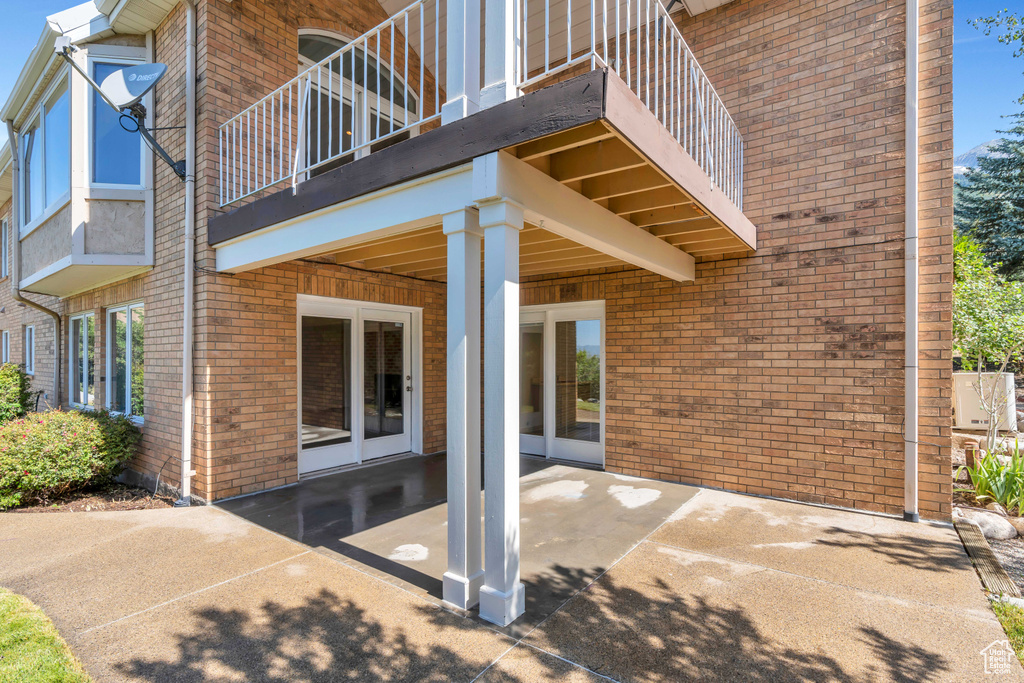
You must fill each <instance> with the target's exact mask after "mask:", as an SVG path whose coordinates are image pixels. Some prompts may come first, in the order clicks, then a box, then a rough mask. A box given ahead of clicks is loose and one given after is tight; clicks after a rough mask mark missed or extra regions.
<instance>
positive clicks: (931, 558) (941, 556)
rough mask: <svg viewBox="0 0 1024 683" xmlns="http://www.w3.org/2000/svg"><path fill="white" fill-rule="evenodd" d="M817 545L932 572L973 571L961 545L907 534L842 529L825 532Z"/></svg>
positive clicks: (836, 528) (829, 529)
mask: <svg viewBox="0 0 1024 683" xmlns="http://www.w3.org/2000/svg"><path fill="white" fill-rule="evenodd" d="M824 533H825V534H827V536H823V537H821V538H818V539H816V543H817V544H818V545H822V546H829V547H833V548H862V549H864V550H870V551H871V552H874V553H878V554H880V555H883V556H885V558H886V559H887V560H888V561H889V562H890V563H892V564H895V565H899V566H901V567H908V568H912V569H920V570H924V571H929V572H940V573H941V572H952V571H963V570H964V568H965V567H966V568H967V569H970V568H971V565H970V561H969V560H968V559H967V554H966V553H964V549H963V547H962V546H961V545H960V544H959V543H950V542H948V541H941V540H938V539H933V538H923V537H921V536H913V535H910V534H907V535H905V536H887V535H884V534H871V533H866V532H863V531H851V530H849V529H841V528H838V527H830V528H828V529H825V530H824Z"/></svg>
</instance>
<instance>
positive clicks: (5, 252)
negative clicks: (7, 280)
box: [0, 218, 11, 278]
mask: <svg viewBox="0 0 1024 683" xmlns="http://www.w3.org/2000/svg"><path fill="white" fill-rule="evenodd" d="M10 225H11V224H10V223H9V222H8V220H7V219H6V218H5V219H3V220H2V221H0V241H2V242H0V278H3V277H7V276H8V275H10V270H9V266H8V264H7V260H8V258H9V253H10V251H9V250H10V241H11V233H10Z"/></svg>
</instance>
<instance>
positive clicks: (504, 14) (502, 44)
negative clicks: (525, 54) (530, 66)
mask: <svg viewBox="0 0 1024 683" xmlns="http://www.w3.org/2000/svg"><path fill="white" fill-rule="evenodd" d="M484 3H485V4H484V88H483V90H482V91H481V92H480V106H481V107H483V108H485V109H486V108H487V107H493V106H494V105H496V104H501V103H502V102H507V101H508V100H512V99H515V97H516V94H517V92H518V88H519V78H520V75H521V71H522V68H523V67H522V65H521V64H520V62H521V61H522V59H521V57H520V55H521V53H522V50H521V47H520V43H519V41H521V40H522V39H523V37H522V36H521V35H520V33H521V31H522V29H521V27H520V25H521V24H522V21H521V19H520V16H519V15H520V12H521V10H520V3H519V0H484Z"/></svg>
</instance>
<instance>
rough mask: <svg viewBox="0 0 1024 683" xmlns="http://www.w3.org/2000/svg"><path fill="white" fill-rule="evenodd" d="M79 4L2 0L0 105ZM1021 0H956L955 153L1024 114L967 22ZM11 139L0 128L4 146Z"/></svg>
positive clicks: (1021, 62) (1005, 61)
mask: <svg viewBox="0 0 1024 683" xmlns="http://www.w3.org/2000/svg"><path fill="white" fill-rule="evenodd" d="M76 1H77V0H29V1H26V0H0V7H2V10H3V18H4V27H5V30H4V37H3V40H2V41H0V101H5V100H6V99H7V96H8V95H9V94H10V92H11V88H12V87H13V86H14V81H15V80H16V79H17V77H18V73H19V72H20V70H21V66H22V64H24V63H25V59H26V57H27V56H28V53H29V51H30V50H31V49H32V48H33V47H34V46H35V44H36V41H37V40H38V39H39V34H40V33H41V32H42V30H43V23H44V21H45V20H46V16H47V15H49V14H53V13H54V12H59V11H61V10H63V9H67V8H68V7H71V6H73V5H74V4H76ZM1019 3H1020V0H956V2H955V4H954V10H953V14H954V26H953V118H954V123H953V151H954V154H962V153H963V152H966V151H967V150H969V149H970V148H971V147H974V146H976V145H979V144H981V143H983V142H988V141H989V140H992V139H993V138H996V137H998V136H999V134H998V133H997V132H996V131H997V130H999V129H1001V128H1004V127H1005V126H1006V125H1007V122H1006V120H1005V119H1003V118H1001V117H1002V116H1005V115H1007V114H1013V113H1016V112H1018V111H1022V110H1024V106H1021V105H1018V104H1017V103H1016V99H1017V98H1018V97H1019V96H1020V95H1021V94H1024V58H1014V57H1013V48H1012V47H1010V46H1008V45H1000V44H999V43H998V42H997V41H996V39H995V37H986V36H985V35H984V34H983V33H982V32H981V31H979V30H977V29H975V28H974V27H972V26H970V25H969V24H968V23H967V20H968V19H969V18H976V17H982V16H990V15H993V14H995V13H996V12H997V11H998V10H1000V9H1003V8H1004V7H1008V6H1009V7H1013V6H1015V5H1019ZM6 137H7V133H6V131H4V130H3V128H2V127H0V145H2V144H3V142H4V140H5V139H6Z"/></svg>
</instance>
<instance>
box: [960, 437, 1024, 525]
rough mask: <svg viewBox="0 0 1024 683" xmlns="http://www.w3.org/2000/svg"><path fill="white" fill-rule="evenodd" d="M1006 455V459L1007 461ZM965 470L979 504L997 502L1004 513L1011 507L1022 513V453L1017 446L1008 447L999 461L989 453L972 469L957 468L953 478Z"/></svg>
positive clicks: (1023, 466) (1023, 480) (1023, 493)
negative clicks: (1004, 510) (1003, 509)
mask: <svg viewBox="0 0 1024 683" xmlns="http://www.w3.org/2000/svg"><path fill="white" fill-rule="evenodd" d="M1006 456H1009V460H1008V461H1006ZM964 470H966V471H967V475H968V476H969V477H970V478H971V485H972V486H974V497H975V498H977V499H978V500H979V501H980V502H982V503H985V502H990V501H991V502H996V503H999V504H1000V505H1002V506H1003V508H1005V509H1006V510H1007V511H1009V510H1013V509H1014V508H1017V509H1018V511H1024V453H1022V452H1021V450H1020V446H1019V444H1016V443H1015V444H1014V446H1013V448H1007V449H1006V454H1005V456H1004V458H1003V459H1002V460H1001V459H1000V458H999V457H998V456H997V455H996V454H995V453H992V452H989V453H987V454H986V455H985V457H984V458H981V459H980V460H979V461H977V462H976V463H975V466H974V467H966V466H961V467H959V468H957V471H956V477H957V478H959V477H960V473H961V472H963V471H964Z"/></svg>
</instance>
